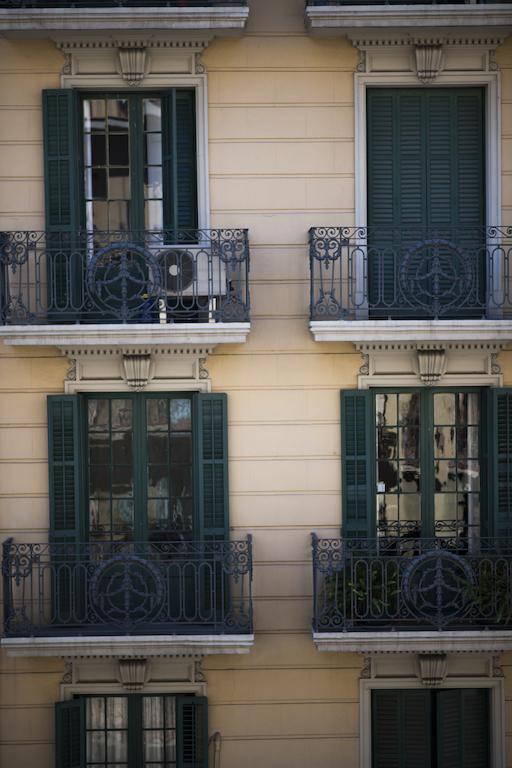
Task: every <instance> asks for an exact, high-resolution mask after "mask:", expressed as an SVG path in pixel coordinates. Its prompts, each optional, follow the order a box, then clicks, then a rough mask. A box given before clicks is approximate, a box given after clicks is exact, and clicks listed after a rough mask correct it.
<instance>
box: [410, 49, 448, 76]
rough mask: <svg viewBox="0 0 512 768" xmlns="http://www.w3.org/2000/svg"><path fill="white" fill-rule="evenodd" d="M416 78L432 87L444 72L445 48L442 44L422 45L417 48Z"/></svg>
mask: <svg viewBox="0 0 512 768" xmlns="http://www.w3.org/2000/svg"><path fill="white" fill-rule="evenodd" d="M414 50H415V54H416V76H417V78H418V80H419V81H420V82H422V83H423V84H424V85H430V84H431V83H433V82H434V80H435V79H436V77H437V76H438V75H439V74H440V73H441V72H442V69H443V65H444V53H443V46H442V45H441V44H431V43H429V44H421V43H417V44H416V46H415V49H414Z"/></svg>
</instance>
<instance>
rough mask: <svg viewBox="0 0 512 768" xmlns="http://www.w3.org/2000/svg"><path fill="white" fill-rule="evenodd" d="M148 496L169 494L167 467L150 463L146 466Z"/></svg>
mask: <svg viewBox="0 0 512 768" xmlns="http://www.w3.org/2000/svg"><path fill="white" fill-rule="evenodd" d="M148 496H149V497H155V496H165V497H168V496H169V468H168V467H167V465H166V466H158V465H155V464H151V465H150V466H149V467H148Z"/></svg>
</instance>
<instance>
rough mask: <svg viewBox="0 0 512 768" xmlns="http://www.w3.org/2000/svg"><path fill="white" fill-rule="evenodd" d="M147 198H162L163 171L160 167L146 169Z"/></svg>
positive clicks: (145, 188)
mask: <svg viewBox="0 0 512 768" xmlns="http://www.w3.org/2000/svg"><path fill="white" fill-rule="evenodd" d="M144 197H145V198H161V197H162V169H161V168H160V167H158V166H154V165H150V166H149V168H147V169H146V184H145V187H144Z"/></svg>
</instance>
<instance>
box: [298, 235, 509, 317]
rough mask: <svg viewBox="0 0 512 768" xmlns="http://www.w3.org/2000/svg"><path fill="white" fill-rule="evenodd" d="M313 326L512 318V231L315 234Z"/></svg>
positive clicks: (312, 249)
mask: <svg viewBox="0 0 512 768" xmlns="http://www.w3.org/2000/svg"><path fill="white" fill-rule="evenodd" d="M309 243H310V274H311V297H310V312H311V319H312V320H368V319H417V318H424V319H442V318H444V319H449V318H489V319H496V320H499V319H506V318H510V317H512V227H501V228H498V227H487V228H471V227H468V228H466V229H464V230H463V229H459V230H453V229H447V230H444V231H436V232H434V231H425V230H420V229H414V230H413V229H411V230H407V229H391V228H388V229H386V228H382V229H380V230H377V229H369V228H365V227H314V228H312V229H311V230H310V233H309Z"/></svg>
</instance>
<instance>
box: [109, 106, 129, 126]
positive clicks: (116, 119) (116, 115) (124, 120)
mask: <svg viewBox="0 0 512 768" xmlns="http://www.w3.org/2000/svg"><path fill="white" fill-rule="evenodd" d="M107 105H108V107H107V108H108V127H109V131H115V132H116V133H120V132H122V131H127V130H128V101H127V100H126V99H109V100H108V101H107Z"/></svg>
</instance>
